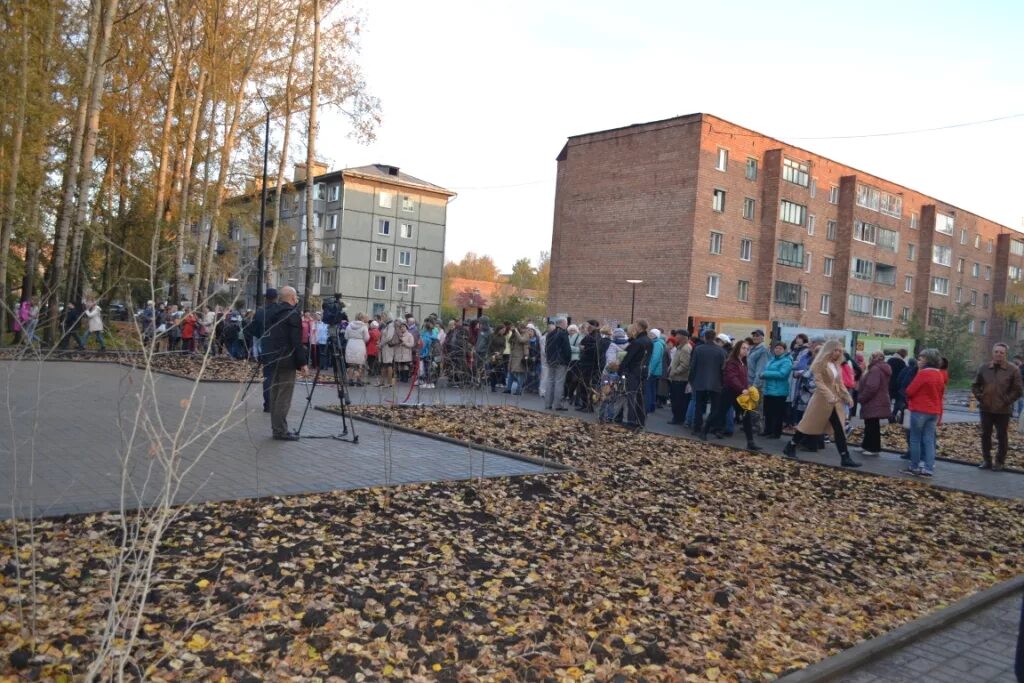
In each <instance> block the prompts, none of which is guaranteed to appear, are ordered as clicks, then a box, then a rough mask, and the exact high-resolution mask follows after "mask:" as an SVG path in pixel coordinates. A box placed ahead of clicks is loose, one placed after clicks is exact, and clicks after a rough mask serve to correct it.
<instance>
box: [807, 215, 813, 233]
mask: <svg viewBox="0 0 1024 683" xmlns="http://www.w3.org/2000/svg"><path fill="white" fill-rule="evenodd" d="M807 234H808V235H813V234H814V214H813V213H812V214H810V215H808V216H807Z"/></svg>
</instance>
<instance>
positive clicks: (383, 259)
mask: <svg viewBox="0 0 1024 683" xmlns="http://www.w3.org/2000/svg"><path fill="white" fill-rule="evenodd" d="M373 260H374V261H376V262H377V263H387V262H388V250H387V249H386V248H384V247H377V253H376V254H375V255H374V257H373Z"/></svg>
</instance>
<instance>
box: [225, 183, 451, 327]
mask: <svg viewBox="0 0 1024 683" xmlns="http://www.w3.org/2000/svg"><path fill="white" fill-rule="evenodd" d="M307 188H311V190H312V192H314V196H313V211H314V219H313V225H314V238H313V241H312V248H313V250H314V268H316V272H315V273H314V277H313V290H312V291H311V292H310V293H309V294H310V295H311V296H312V297H319V298H320V299H326V298H328V297H331V296H332V295H333V294H334V293H335V292H338V293H341V294H342V296H343V298H344V300H345V302H346V304H347V308H346V310H347V311H348V312H349V315H350V316H351V315H355V314H356V313H359V312H363V313H366V314H368V315H373V314H375V313H380V312H384V311H387V312H389V313H390V314H392V315H397V314H400V313H406V312H411V313H413V314H414V315H416V316H417V317H422V316H423V315H426V314H428V313H433V312H436V311H439V309H440V305H441V273H442V270H443V268H444V245H445V225H446V221H447V209H448V201H449V200H450V199H451V198H452V197H454V196H455V193H453V192H450V191H448V190H446V189H444V188H442V187H440V186H437V185H434V184H432V183H428V182H426V181H424V180H420V179H419V178H415V177H413V176H411V175H408V174H406V173H403V172H402V171H401V170H400V169H399V168H398V167H396V166H387V165H384V164H374V165H371V166H360V167H357V168H347V169H344V170H341V171H333V172H326V169H323V168H314V170H313V181H312V182H311V183H310V182H308V181H307V179H306V173H305V165H303V164H298V165H296V169H295V179H294V181H293V182H292V183H291V184H290V185H289V186H288V187H287V189H286V190H285V191H284V192H283V193H282V196H281V228H280V232H279V237H278V240H279V241H281V242H282V244H283V245H287V248H286V250H285V253H284V256H283V257H282V258H281V259H280V260H279V262H275V259H273V258H271V257H270V255H268V257H267V268H269V269H270V270H269V273H270V274H269V281H270V282H271V283H272V284H273V285H275V286H277V287H283V286H285V285H290V286H292V287H295V289H296V290H298V292H299V294H300V296H302V295H304V294H305V292H304V288H305V281H306V268H307V253H308V249H309V248H310V246H309V244H310V243H308V242H307V240H306V218H305V216H306V199H305V192H306V191H307ZM267 195H268V202H272V201H273V192H271V191H268V193H267ZM255 204H256V207H255V209H249V210H247V211H246V213H245V216H246V219H245V221H244V222H246V223H251V224H252V225H254V226H258V225H259V218H258V210H259V209H258V207H259V201H258V199H257V201H256V202H255ZM272 209H273V207H272V206H269V205H268V207H267V219H266V220H267V227H266V233H265V239H269V237H268V234H269V231H270V230H271V229H272V219H271V216H272V213H273V211H272ZM253 213H255V214H256V216H255V218H253V217H252V214H253ZM237 220H239V222H241V219H237ZM230 237H231V238H234V239H236V240H237V242H238V248H239V251H240V252H241V253H244V254H245V256H246V261H247V262H250V261H251V262H253V263H255V257H256V255H257V253H258V252H257V250H258V244H259V241H258V240H259V237H258V227H254V228H253V229H246V230H239V231H236V230H235V228H234V227H232V228H231V232H230ZM255 283H256V273H255V270H254V269H253V271H252V275H251V276H250V278H249V281H248V283H247V285H246V287H245V288H244V289H245V292H244V297H245V299H246V304H247V306H248V307H252V306H253V305H254V303H255V294H256V285H255Z"/></svg>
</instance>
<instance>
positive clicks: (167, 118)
mask: <svg viewBox="0 0 1024 683" xmlns="http://www.w3.org/2000/svg"><path fill="white" fill-rule="evenodd" d="M173 20H174V19H173V17H171V16H170V15H168V17H167V21H168V22H172V21H173ZM171 42H172V43H174V46H173V50H174V57H173V66H172V67H171V79H170V83H168V86H169V89H168V91H167V109H166V111H164V127H163V131H162V132H161V133H160V163H159V166H158V169H157V174H156V199H155V201H154V202H153V204H154V206H153V238H152V242H151V245H150V253H149V279H150V283H149V284H150V291H151V292H152V296H153V299H154V300H156V292H155V289H156V287H157V262H158V259H157V256H158V254H159V253H160V237H161V235H162V230H161V228H162V227H163V222H164V211H165V210H166V207H165V206H164V203H165V200H166V195H167V167H168V165H169V164H168V157H170V155H171V124H172V123H173V122H174V105H175V102H176V101H177V99H178V78H180V74H181V46H180V43H178V42H177V40H175V39H174V38H173V37H172V38H171ZM175 271H177V268H175Z"/></svg>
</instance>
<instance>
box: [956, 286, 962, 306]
mask: <svg viewBox="0 0 1024 683" xmlns="http://www.w3.org/2000/svg"><path fill="white" fill-rule="evenodd" d="M963 300H964V288H963V287H957V288H956V303H958V304H959V303H962V302H963Z"/></svg>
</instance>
